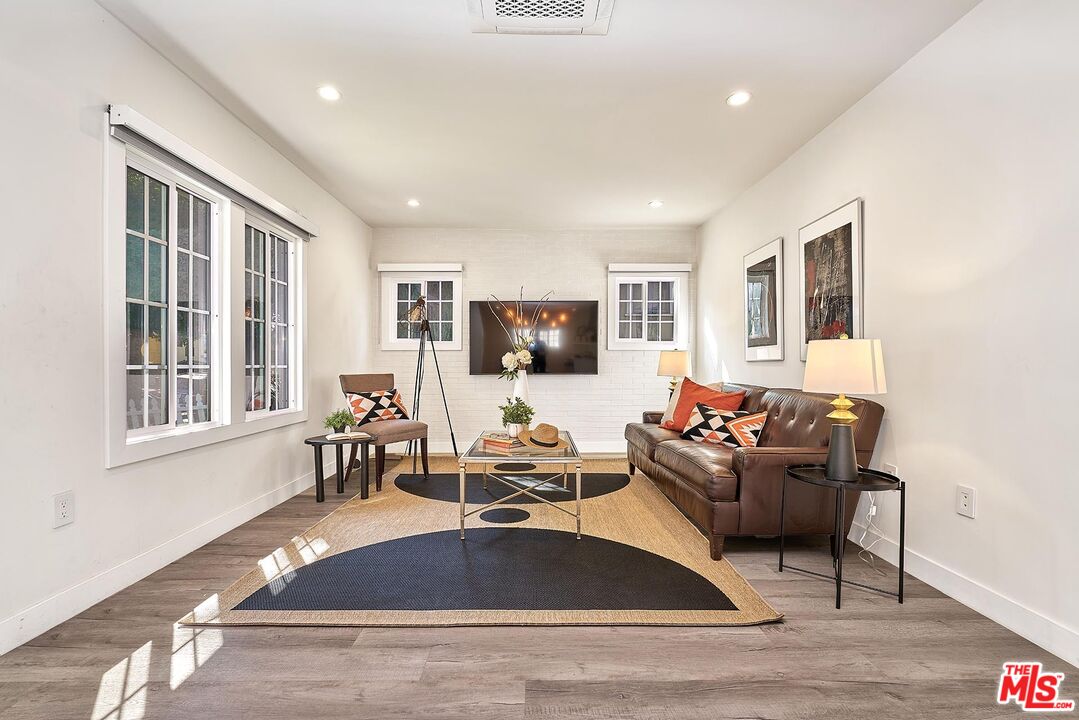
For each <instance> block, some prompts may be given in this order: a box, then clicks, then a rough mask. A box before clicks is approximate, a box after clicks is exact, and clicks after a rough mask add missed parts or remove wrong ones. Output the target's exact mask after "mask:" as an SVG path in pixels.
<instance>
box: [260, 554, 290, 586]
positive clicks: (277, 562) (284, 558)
mask: <svg viewBox="0 0 1079 720" xmlns="http://www.w3.org/2000/svg"><path fill="white" fill-rule="evenodd" d="M259 567H260V568H262V574H263V575H265V576H266V579H267V580H273V579H274V578H276V577H279V576H281V575H284V574H285V573H286V572H288V571H290V570H292V562H291V561H290V560H289V559H288V553H286V552H285V550H284V548H277V549H276V550H274V551H273V552H272V553H270V554H269V555H267V556H266V557H264V558H262V559H261V560H259Z"/></svg>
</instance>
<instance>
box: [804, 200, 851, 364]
mask: <svg viewBox="0 0 1079 720" xmlns="http://www.w3.org/2000/svg"><path fill="white" fill-rule="evenodd" d="M822 269H823V270H824V272H822ZM810 275H812V281H811V280H810ZM811 285H812V286H811ZM841 333H846V334H847V335H848V336H849V337H851V338H860V337H862V199H861V198H855V199H854V200H851V201H850V202H848V203H846V204H845V205H842V206H841V207H838V208H836V209H835V210H833V211H832V212H830V213H828V214H827V215H825V216H824V217H822V218H820V219H818V220H814V221H813V222H811V223H809V224H808V225H805V226H803V227H802V228H800V229H799V230H798V335H799V339H800V341H801V357H802V360H803V361H804V360H805V359H806V353H807V350H808V347H809V346H808V343H809V341H810V340H819V339H824V338H829V337H839V335H840V334H841Z"/></svg>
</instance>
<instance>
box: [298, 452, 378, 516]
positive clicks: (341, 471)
mask: <svg viewBox="0 0 1079 720" xmlns="http://www.w3.org/2000/svg"><path fill="white" fill-rule="evenodd" d="M304 444H305V445H311V446H312V447H314V448H315V502H324V501H325V500H326V477H325V475H326V473H325V471H324V470H323V466H322V448H324V447H326V446H327V445H333V446H334V450H336V451H337V457H336V460H337V492H338V493H343V492H344V491H345V457H344V450H345V446H346V445H359V446H360V479H361V480H362V481H363V482H362V484H361V485H360V498H361V499H362V500H366V499H367V495H368V480H369V478H368V476H367V450H368V447H369V446H370V445H371V438H370V436H368V437H367V438H366V439H364V438H359V437H358V438H347V439H342V440H327V439H326V436H325V435H316V436H314V437H309V438H307V439H306V440H304ZM350 469H351V468H350Z"/></svg>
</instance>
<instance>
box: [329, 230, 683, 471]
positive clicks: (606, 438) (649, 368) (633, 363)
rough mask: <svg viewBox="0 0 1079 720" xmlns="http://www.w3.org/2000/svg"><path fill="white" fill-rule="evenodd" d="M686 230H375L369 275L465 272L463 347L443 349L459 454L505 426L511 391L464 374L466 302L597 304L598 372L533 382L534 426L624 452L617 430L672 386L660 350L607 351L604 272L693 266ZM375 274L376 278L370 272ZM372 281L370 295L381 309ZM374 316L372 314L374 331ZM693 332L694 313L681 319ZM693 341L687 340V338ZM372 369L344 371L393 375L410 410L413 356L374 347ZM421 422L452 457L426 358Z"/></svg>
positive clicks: (589, 447) (505, 384) (589, 446)
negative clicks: (387, 266)
mask: <svg viewBox="0 0 1079 720" xmlns="http://www.w3.org/2000/svg"><path fill="white" fill-rule="evenodd" d="M695 258H696V235H695V231H694V230H693V229H692V228H631V229H602V230H536V231H532V230H470V229H435V228H382V229H378V228H376V229H375V231H374V246H373V250H372V253H371V269H372V272H373V270H374V268H375V267H376V266H377V264H378V263H394V262H421V261H426V262H460V263H462V264H463V265H464V289H463V293H464V302H465V303H466V305H465V308H464V309H465V312H464V322H465V327H464V328H463V333H464V334H463V338H464V345H463V349H462V350H457V351H453V350H442V351H439V354H438V360H439V364H440V366H441V368H442V379H443V381H444V383H445V386H446V397H447V399H448V401H449V407H450V415H451V417H452V418H453V428H454V433H455V435H456V437H457V446H458V449H459V450H460V451H461V452H463V451H464V450H465V449H466V448H467V447H468V445H469V444H470V443H471V442H472V440H473V439H475V437H476V436H477V435H478V434H479V433H480V432H482V431H483V430H489V429H497V428H498V427H499V426H500V424H501V413H500V412H499V410H498V405H499V404H500V403H504V402H505V398H506V396H507V395H508V394H509V392H510V388H511V386H512V384H511V383H510V382H509V381H506V380H501V379H499V378H498V376H495V375H469V374H468V332H469V331H468V311H467V310H468V305H467V303H468V302H470V301H472V300H484V299H486V298H487V295H488V294H490V293H494V294H495V295H497V296H498V297H499V298H501V299H503V300H505V299H508V298H513V297H516V296H517V294H518V292H519V289H520V286H521V285H524V286H525V297H526V299H533V300H534V299H536V298H538V297H539V296H540V295H542V294H543V293H545V292H547V291H548V290H551V291H553V292H554V298H556V299H564V300H598V301H599V328H600V334H599V374H598V375H546V376H536V375H530V376H529V378H528V379H529V390H530V396H531V404H532V405H533V406H534V407H535V408H536V420H535V422H550V423H553V424H555V425H558V426H559V427H562V428H565V429H568V430H570V431H572V432H573V436H574V438H575V439H576V440H577V443H578V445H579V446H580V448H581V450H582V451H584V452H624V451H625V441H624V440H623V431H624V430H625V425H626V423H627V422H633V421H637V420H638V419H639V418H640V416H641V412H642V411H644V410H655V409H662V408H663V407H665V406H666V403H667V383H668V379H667V378H663V377H657V376H656V366H657V364H658V362H659V352H658V351H637V350H633V351H608V350H607V314H606V313H607V265H608V263H612V262H694V260H695ZM695 275H696V273H692V274H691V276H690V310H691V311H692V308H693V307H694V305H695V298H696V277H695ZM372 276H373V277H376V279H377V276H375V275H374V274H373V275H372ZM377 285H378V283H377V282H376V283H374V287H373V288H372V291H371V293H370V297H371V302H372V303H373V304H374V307H378V305H377V303H378V301H379V298H378V287H377ZM378 315H379V313H377V312H376V313H372V317H373V318H374V322H375V324H376V327H374V328H372V336H373V337H377V334H378V328H377V323H378ZM687 322H689V327H690V328H691V333H692V328H693V327H694V318H693V317H692V314H691V315H690V317H689V318H687ZM691 344H692V334H691ZM372 358H373V367H371V368H349V369H348V370H350V371H354V372H359V371H364V370H366V371H370V372H392V373H394V375H395V376H396V383H397V387H398V388H400V390H401V393H402V395H403V396H404V398H405V401H406V404H407V405H409V406H410V407H411V404H412V395H413V391H414V388H413V380H414V377H415V374H416V352H415V351H400V350H386V351H383V350H379V349H376V350H375V351H374V352H373V353H372ZM420 419H421V420H424V421H425V422H427V423H428V424H429V425H430V426H431V430H430V438H431V450H432V451H433V452H449V451H450V450H451V447H450V440H449V431H448V429H447V426H446V420H445V413H444V412H443V409H442V398H441V396H440V395H439V390H438V382H437V378H436V376H435V367H434V361H433V359H432V358H431V356H430V352H428V356H427V362H426V372H425V378H424V382H423V398H422V400H421V412H420Z"/></svg>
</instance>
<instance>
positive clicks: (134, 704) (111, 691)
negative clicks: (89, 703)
mask: <svg viewBox="0 0 1079 720" xmlns="http://www.w3.org/2000/svg"><path fill="white" fill-rule="evenodd" d="M152 648H153V643H152V642H148V643H146V644H145V645H143V646H142V647H140V648H139V649H138V650H136V651H135V652H133V653H131V655H129V656H128V657H126V658H124V659H123V660H121V661H120V662H118V663H116V664H115V665H113V666H112V668H110V669H109V670H108V671H107V672H106V673H105V674H104V675H102V676H101V685H100V686H99V687H98V689H97V700H96V701H95V702H94V712H93V714H92V715H91V716H90V717H91V720H140V719H141V718H143V717H145V715H146V683H147V681H148V680H149V679H150V653H151V651H152Z"/></svg>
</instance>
